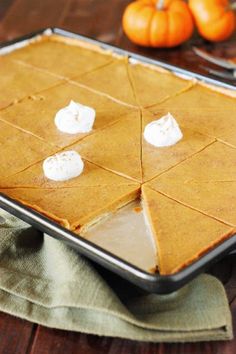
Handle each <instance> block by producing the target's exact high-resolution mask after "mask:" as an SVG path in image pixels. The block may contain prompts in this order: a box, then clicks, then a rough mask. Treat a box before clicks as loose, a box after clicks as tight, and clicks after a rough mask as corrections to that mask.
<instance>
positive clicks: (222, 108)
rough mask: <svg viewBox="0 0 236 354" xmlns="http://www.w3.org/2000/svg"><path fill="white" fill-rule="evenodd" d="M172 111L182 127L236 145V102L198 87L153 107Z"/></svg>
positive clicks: (157, 110)
mask: <svg viewBox="0 0 236 354" xmlns="http://www.w3.org/2000/svg"><path fill="white" fill-rule="evenodd" d="M150 109H151V110H152V112H154V113H155V114H157V115H161V114H163V112H166V111H169V112H170V113H171V114H172V115H173V116H174V117H175V118H176V120H177V121H178V123H179V124H180V125H183V126H185V127H188V128H190V129H193V130H195V131H198V132H200V133H202V134H206V135H210V136H212V137H215V138H218V139H221V140H222V141H225V142H227V143H229V144H232V145H234V146H236V143H235V141H236V119H235V116H236V99H235V98H232V97H229V96H226V95H223V94H221V93H219V92H214V91H212V90H209V89H207V88H205V87H203V86H201V85H196V86H194V87H193V88H191V89H190V90H188V91H186V92H185V93H183V94H180V95H177V96H175V97H171V98H170V99H169V100H167V101H165V102H163V103H161V104H158V105H156V106H153V107H151V108H150Z"/></svg>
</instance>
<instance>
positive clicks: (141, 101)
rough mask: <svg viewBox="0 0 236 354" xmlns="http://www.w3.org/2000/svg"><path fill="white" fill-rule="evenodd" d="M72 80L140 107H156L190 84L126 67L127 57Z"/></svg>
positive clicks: (171, 76)
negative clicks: (155, 105)
mask: <svg viewBox="0 0 236 354" xmlns="http://www.w3.org/2000/svg"><path fill="white" fill-rule="evenodd" d="M74 80H75V81H77V82H79V83H82V84H84V85H86V86H88V87H92V88H94V89H96V90H98V91H100V92H103V93H104V94H107V95H109V96H111V97H113V98H114V99H116V100H119V101H122V102H125V103H128V104H131V105H134V106H137V105H138V106H141V107H146V106H151V105H154V104H157V103H158V102H161V101H163V100H165V99H167V98H168V97H169V96H171V95H175V94H177V93H178V92H181V91H183V90H185V89H187V88H189V87H190V86H191V85H192V83H190V82H188V81H186V80H183V79H180V78H178V77H176V76H174V75H172V74H170V73H162V72H159V71H157V70H153V69H149V68H147V67H145V66H144V65H138V64H137V65H132V64H129V62H128V58H125V59H116V60H114V61H113V62H112V63H111V64H109V65H107V66H105V67H103V68H101V69H99V70H96V71H94V72H92V73H88V74H85V75H82V76H80V77H79V78H77V79H76V78H74Z"/></svg>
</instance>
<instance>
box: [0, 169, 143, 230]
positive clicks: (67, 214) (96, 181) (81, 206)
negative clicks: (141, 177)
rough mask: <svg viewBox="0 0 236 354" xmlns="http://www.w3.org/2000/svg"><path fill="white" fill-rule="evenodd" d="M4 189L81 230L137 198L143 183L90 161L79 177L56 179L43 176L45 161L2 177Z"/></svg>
mask: <svg viewBox="0 0 236 354" xmlns="http://www.w3.org/2000/svg"><path fill="white" fill-rule="evenodd" d="M8 186H10V187H9V188H8ZM0 192H2V193H4V194H6V195H7V196H9V197H11V198H13V199H16V200H18V201H20V202H22V203H23V204H25V205H27V206H29V207H31V208H33V209H35V210H37V211H39V212H41V213H42V214H44V215H46V216H48V217H50V218H51V219H53V220H54V221H56V222H59V223H60V224H61V225H63V226H65V227H67V228H69V229H71V230H75V229H77V231H80V229H82V228H83V230H84V229H86V227H87V226H88V225H90V224H91V223H94V222H96V221H97V220H100V219H101V218H102V217H104V215H108V214H109V213H112V212H113V211H115V210H116V209H118V208H120V207H122V206H123V205H125V204H127V203H129V202H130V201H132V200H135V199H136V198H137V197H138V196H139V194H140V185H139V184H138V183H135V182H133V183H132V182H131V181H130V180H128V179H126V178H124V177H121V176H118V175H115V174H113V173H112V172H109V171H105V170H104V169H102V168H99V167H97V166H95V165H93V164H90V163H88V162H85V168H84V171H83V173H82V175H80V176H79V177H76V178H74V179H72V180H69V181H65V182H53V181H49V180H48V179H46V178H45V177H44V176H43V171H42V163H38V164H36V165H34V166H32V167H30V168H29V169H28V170H26V171H23V172H22V173H18V174H16V175H15V176H12V177H11V178H9V179H5V180H4V179H2V180H1V182H0Z"/></svg>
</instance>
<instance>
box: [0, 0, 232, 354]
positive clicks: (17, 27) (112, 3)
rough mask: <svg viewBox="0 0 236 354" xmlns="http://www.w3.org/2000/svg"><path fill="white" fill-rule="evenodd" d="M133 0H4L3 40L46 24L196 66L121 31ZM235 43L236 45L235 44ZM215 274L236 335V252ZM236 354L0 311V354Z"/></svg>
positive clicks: (227, 47) (217, 346)
mask: <svg viewBox="0 0 236 354" xmlns="http://www.w3.org/2000/svg"><path fill="white" fill-rule="evenodd" d="M129 2H130V1H129V0H40V1H34V0H1V1H0V40H1V41H5V40H9V39H12V38H15V37H17V36H21V35H24V34H27V33H29V32H32V31H35V30H38V29H41V28H45V27H53V26H55V27H62V28H65V29H68V30H71V31H74V32H78V33H81V34H84V35H88V36H92V37H95V38H97V39H99V40H102V41H105V42H107V43H112V44H116V45H118V46H120V47H122V48H126V49H129V50H132V51H135V52H138V53H143V54H145V55H150V56H152V57H155V58H159V59H164V60H166V61H169V62H171V63H173V64H178V65H182V66H185V67H186V68H190V69H194V68H196V67H197V66H198V65H199V60H197V58H196V57H195V56H194V54H193V52H192V50H191V43H187V44H186V45H184V46H182V47H180V48H177V49H172V50H151V49H140V48H138V47H136V46H134V45H132V44H131V43H130V42H129V41H128V40H127V39H126V38H125V36H124V35H123V33H122V28H121V16H122V12H123V9H124V7H125V6H126V4H127V3H129ZM235 40H236V37H234V38H232V39H231V40H230V41H227V42H225V43H223V44H217V45H212V44H207V43H204V42H203V41H202V40H201V39H200V38H199V37H198V36H195V37H194V39H193V42H194V44H203V45H205V46H207V48H208V49H211V50H213V51H214V52H215V53H217V54H219V55H223V56H230V57H232V56H235V57H236V45H235ZM233 43H234V44H233ZM211 273H212V274H214V275H216V276H217V277H218V278H219V279H221V280H222V281H223V283H224V284H225V288H226V291H227V294H228V298H229V303H230V307H231V310H232V314H233V319H234V329H235V337H236V256H235V255H232V256H229V257H227V258H226V259H224V260H223V261H221V262H220V263H218V264H216V265H215V266H214V267H213V268H212V269H211ZM14 353H16V354H23V353H24V354H25V353H27V354H29V353H31V354H47V353H50V354H51V353H53V354H59V353H63V354H64V353H66V354H67V353H68V354H74V353H81V354H93V353H94V354H99V353H104V354H105V353H109V354H133V353H137V354H138V353H140V354H141V353H142V354H149V353H150V354H151V353H152V354H155V353H156V354H167V353H168V354H188V353H191V354H208V353H209V354H233V353H236V339H235V340H234V341H231V342H214V343H196V344H151V343H141V342H132V341H129V340H121V339H113V338H106V337H102V338H100V337H97V336H92V335H84V334H78V333H74V332H65V331H59V330H51V329H47V328H45V327H42V326H38V325H36V324H32V323H29V322H27V321H23V320H20V319H17V318H14V317H12V316H9V315H6V314H3V313H0V354H14Z"/></svg>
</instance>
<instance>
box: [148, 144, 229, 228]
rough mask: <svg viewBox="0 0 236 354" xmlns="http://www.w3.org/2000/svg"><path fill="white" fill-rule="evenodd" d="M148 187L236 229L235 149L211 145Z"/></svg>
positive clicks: (151, 182)
mask: <svg viewBox="0 0 236 354" xmlns="http://www.w3.org/2000/svg"><path fill="white" fill-rule="evenodd" d="M148 185H149V186H150V187H151V188H153V189H155V190H156V191H160V192H161V193H163V194H165V195H167V196H170V197H171V198H173V199H175V200H177V201H179V202H181V203H182V204H184V205H187V206H190V207H191V208H193V209H196V210H199V211H200V212H202V213H204V214H206V215H209V216H211V217H213V218H215V219H217V220H220V221H222V222H224V223H226V224H228V225H232V226H236V203H235V195H236V149H235V148H233V147H230V146H228V145H226V144H223V143H220V142H215V143H213V144H211V145H210V146H208V147H206V148H205V149H204V150H202V151H201V152H199V153H198V154H196V155H195V156H193V157H190V158H189V159H187V160H186V161H184V162H182V163H181V164H180V165H178V166H176V167H174V168H172V169H170V170H169V171H168V172H166V173H164V174H163V175H162V176H159V177H157V178H154V179H153V180H152V181H150V182H149V183H148Z"/></svg>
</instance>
